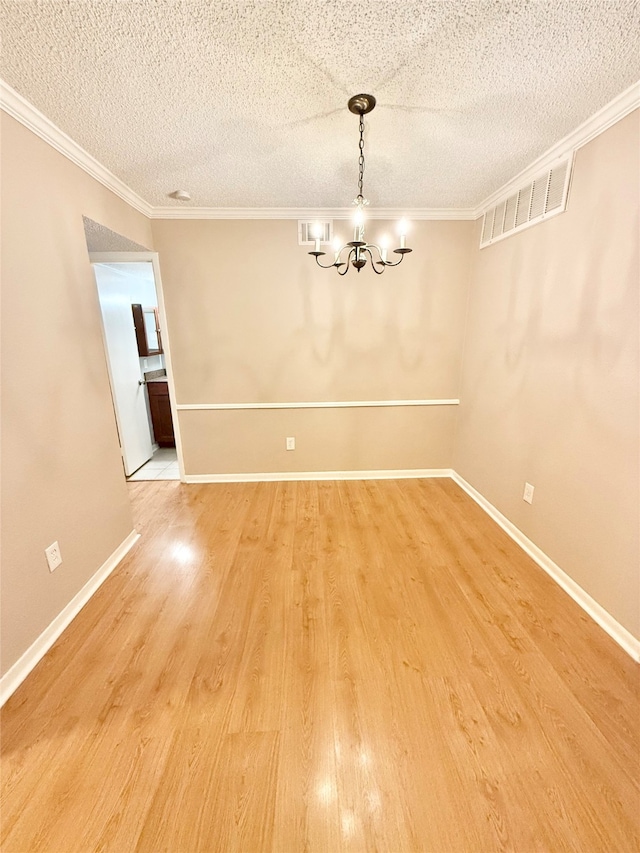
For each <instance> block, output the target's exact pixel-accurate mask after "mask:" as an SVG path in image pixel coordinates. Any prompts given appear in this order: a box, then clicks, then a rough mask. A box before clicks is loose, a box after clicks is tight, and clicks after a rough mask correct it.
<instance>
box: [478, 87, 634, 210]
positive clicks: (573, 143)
mask: <svg viewBox="0 0 640 853" xmlns="http://www.w3.org/2000/svg"><path fill="white" fill-rule="evenodd" d="M638 107H640V81H638V82H637V83H634V84H633V85H632V86H629V88H628V89H625V90H624V92H621V93H620V94H619V95H618V96H617V97H616V98H614V99H613V100H612V101H610V102H609V103H608V104H607V105H606V106H604V107H603V108H602V109H601V110H598V112H597V113H594V114H593V115H592V116H591V118H588V119H587V120H586V121H585V122H583V123H582V124H581V125H579V127H577V128H576V129H575V130H572V131H571V133H569V134H567V136H565V137H564V139H561V140H560V141H559V142H556V144H555V145H553V146H552V147H551V148H549V150H548V151H545V153H544V154H542V155H541V156H540V157H538V159H537V160H534V161H533V163H531V164H530V165H529V166H527V168H526V169H523V170H522V171H521V172H519V173H518V174H517V175H516V176H515V177H513V178H511V180H509V181H507V183H506V184H503V185H502V186H501V187H500V188H499V189H497V190H496V191H495V192H493V193H491V195H489V196H487V197H486V198H485V199H484V201H483V202H482V203H481V204H479V205H478V207H476V209H475V213H474V217H473V218H474V219H477V218H478V217H480V216H482V214H483V213H484V212H485V210H488V209H489V208H491V207H494V206H495V205H496V204H499V203H500V202H501V201H504V200H505V199H507V198H509V196H510V195H513V193H515V192H517V191H518V190H519V189H520V188H521V187H522V186H523V185H524V184H527V183H529V182H530V181H532V180H533V179H534V178H535V177H537V176H538V175H539V174H540V173H541V172H544V171H546V170H547V169H549V168H550V167H551V166H552V165H553V164H554V162H555V161H556V160H558V159H560V158H562V157H564V156H566V155H567V154H569V153H570V152H573V151H577V150H578V148H582V146H583V145H586V144H587V142H591V140H592V139H594V138H595V137H596V136H599V135H600V134H601V133H604V131H605V130H607V129H608V128H610V127H611V126H612V125H614V124H615V123H616V122H618V121H620V119H623V118H624V117H625V116H626V115H629V113H630V112H632V111H633V110H635V109H637V108H638Z"/></svg>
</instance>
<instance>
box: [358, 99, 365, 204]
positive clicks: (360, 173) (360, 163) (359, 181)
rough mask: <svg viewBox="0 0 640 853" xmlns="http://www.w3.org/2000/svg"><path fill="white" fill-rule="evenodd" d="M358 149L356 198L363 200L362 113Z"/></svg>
mask: <svg viewBox="0 0 640 853" xmlns="http://www.w3.org/2000/svg"><path fill="white" fill-rule="evenodd" d="M358 147H359V148H360V157H359V158H358V167H359V175H358V198H359V199H361V200H362V199H364V196H363V194H362V182H363V180H364V116H363V114H362V113H360V142H359V143H358Z"/></svg>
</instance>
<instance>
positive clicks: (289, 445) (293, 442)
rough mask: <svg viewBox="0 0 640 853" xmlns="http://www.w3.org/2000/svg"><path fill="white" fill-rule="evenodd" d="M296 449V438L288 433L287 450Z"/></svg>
mask: <svg viewBox="0 0 640 853" xmlns="http://www.w3.org/2000/svg"><path fill="white" fill-rule="evenodd" d="M295 449H296V440H295V438H294V437H293V436H292V435H290V436H287V450H295Z"/></svg>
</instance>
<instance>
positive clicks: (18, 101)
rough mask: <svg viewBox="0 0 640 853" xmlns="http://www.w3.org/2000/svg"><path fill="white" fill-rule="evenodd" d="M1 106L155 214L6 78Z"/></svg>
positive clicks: (137, 206) (134, 203)
mask: <svg viewBox="0 0 640 853" xmlns="http://www.w3.org/2000/svg"><path fill="white" fill-rule="evenodd" d="M0 108H1V109H3V110H4V111H5V112H6V113H7V114H8V115H10V116H11V117H12V118H14V119H16V121H19V122H20V124H23V125H24V126H25V127H27V128H28V129H29V130H31V131H33V133H35V134H36V136H39V137H40V139H43V140H44V141H45V142H48V143H49V145H51V147H52V148H55V149H56V151H59V152H60V153H61V154H64V156H65V157H67V158H68V159H69V160H71V162H72V163H75V164H76V166H80V168H81V169H84V171H85V172H87V174H89V175H91V177H92V178H95V179H96V180H97V181H99V182H100V183H101V184H102V185H103V186H105V187H106V188H107V189H109V190H111V191H112V192H113V193H115V194H116V195H117V196H119V197H120V198H121V199H122V200H123V201H126V202H127V204H130V205H131V207H134V208H135V209H136V210H138V211H140V213H143V214H144V215H145V216H148V217H151V214H152V211H153V208H152V206H151V205H150V204H149V203H148V202H146V201H145V200H144V199H143V198H141V197H140V196H139V195H138V194H137V193H135V192H134V191H133V190H132V189H131V188H130V187H128V186H127V185H126V184H125V183H124V181H121V180H120V178H118V177H116V176H115V175H114V174H113V172H110V171H109V170H108V169H107V168H106V167H105V166H103V165H102V164H101V163H99V162H98V161H97V160H96V158H95V157H93V156H92V155H91V154H89V152H88V151H85V150H84V148H82V147H81V146H80V145H78V143H77V142H74V140H73V139H72V138H71V137H70V136H68V135H67V134H66V133H65V132H64V131H62V130H60V128H59V127H57V126H56V125H55V124H54V123H53V122H52V121H51V120H50V119H48V118H47V117H46V116H45V115H44V114H43V113H41V112H40V110H38V109H36V108H35V107H34V106H33V105H32V104H30V103H29V101H27V100H26V99H25V98H23V97H22V95H20V94H18V92H16V90H15V89H12V88H11V86H9V84H8V83H5V82H4V80H0Z"/></svg>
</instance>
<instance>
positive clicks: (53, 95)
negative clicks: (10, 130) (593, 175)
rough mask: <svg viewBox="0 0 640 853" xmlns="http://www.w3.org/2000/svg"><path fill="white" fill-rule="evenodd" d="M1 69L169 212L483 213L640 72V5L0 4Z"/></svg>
mask: <svg viewBox="0 0 640 853" xmlns="http://www.w3.org/2000/svg"><path fill="white" fill-rule="evenodd" d="M0 35H1V36H2V58H1V63H0V76H1V77H2V78H3V79H4V80H5V81H6V82H7V83H8V84H9V85H10V86H12V87H13V88H14V89H16V90H17V91H18V92H19V93H20V94H21V95H23V96H24V97H25V98H26V99H27V100H28V101H30V102H31V103H32V104H33V105H34V106H36V107H37V108H38V109H39V110H40V111H41V112H43V113H44V114H45V115H46V116H47V117H48V118H50V119H51V120H52V121H53V122H54V123H55V124H56V125H58V127H60V128H61V129H62V130H64V131H65V132H66V133H67V134H69V136H71V137H72V138H73V139H74V140H75V141H76V142H78V143H79V144H80V145H81V146H82V147H84V148H85V149H86V150H87V151H88V152H89V153H90V154H92V155H93V156H94V157H96V158H97V160H99V161H100V162H101V163H102V164H103V165H105V166H106V167H107V168H108V169H110V170H111V171H112V172H113V173H114V174H115V175H117V176H118V177H119V178H121V179H122V180H123V181H124V182H125V183H126V184H128V185H129V186H130V187H131V188H132V189H133V190H135V191H136V192H137V193H138V194H139V195H141V196H142V197H143V198H144V199H146V200H147V201H148V202H150V203H151V204H153V205H156V206H157V205H175V206H176V207H184V206H185V204H184V203H180V202H177V201H173V200H171V199H168V198H167V194H168V193H170V192H171V191H172V190H175V189H178V188H183V189H186V190H188V191H189V192H190V193H191V196H192V200H191V202H189V203H187V206H209V207H347V206H348V205H349V204H350V202H351V200H352V198H353V197H354V196H355V194H356V192H357V154H358V148H357V143H358V138H357V124H358V119H357V117H356V116H354V115H352V114H351V113H349V112H348V110H347V107H346V103H347V100H348V98H349V97H350V96H351V95H353V94H356V93H358V92H369V93H372V94H373V95H375V96H376V98H377V99H378V106H377V107H376V109H375V110H374V112H373V113H371V114H370V116H368V117H367V132H366V133H367V136H366V156H367V165H366V172H365V187H364V188H365V195H367V196H368V197H369V198H370V199H371V203H372V204H373V205H375V206H377V207H393V208H406V209H410V208H412V207H416V208H426V207H429V208H449V207H473V206H475V205H477V204H479V203H480V202H481V201H482V199H484V198H485V197H486V196H487V195H489V194H490V193H491V192H493V191H494V190H496V189H497V188H498V187H500V186H501V185H502V184H503V183H505V182H506V181H507V180H508V179H510V178H511V177H513V176H514V175H515V174H516V173H518V172H519V171H520V170H521V169H523V168H525V167H526V166H527V165H529V164H530V163H531V162H532V161H533V160H534V159H535V158H537V157H538V156H539V155H540V154H542V153H543V152H544V151H546V149H548V148H549V147H550V146H551V145H553V144H554V143H555V142H557V141H558V140H559V139H561V138H562V137H563V136H565V135H566V134H567V133H569V132H570V131H571V130H573V129H574V128H575V127H577V126H578V125H579V124H580V123H582V122H583V121H584V120H585V119H587V118H588V117H589V116H591V115H592V114H593V113H594V112H596V111H597V110H598V109H600V108H601V107H603V106H604V105H605V104H606V103H608V102H609V101H610V100H611V99H612V98H613V97H615V96H616V95H618V94H619V93H620V92H622V91H623V90H624V89H626V88H627V87H628V86H630V85H631V84H632V83H634V82H635V81H636V80H638V79H639V78H640V6H639V3H638V2H636V0H507V2H504V0H502V2H501V0H486V2H485V0H417V2H411V0H407V2H405V1H404V0H389V1H388V2H387V0H364V2H359V0H352V2H345V0H306V2H299V1H298V0H256V1H255V2H254V1H253V0H235V2H231V0H216V1H215V2H212V0H197V2H179V0H132V2H125V0H93V2H90V0H85V2H82V0H73V2H70V0H60V1H59V2H56V0H42V1H41V2H40V1H39V2H35V0H14V2H11V0H0Z"/></svg>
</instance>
